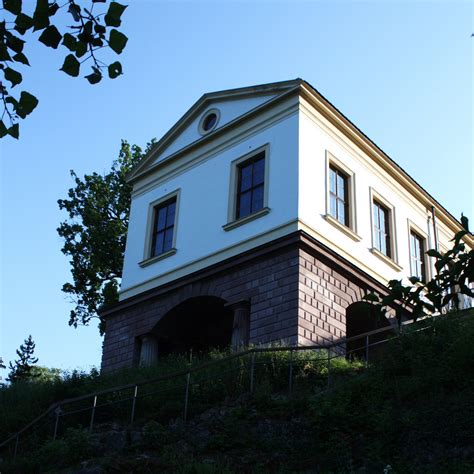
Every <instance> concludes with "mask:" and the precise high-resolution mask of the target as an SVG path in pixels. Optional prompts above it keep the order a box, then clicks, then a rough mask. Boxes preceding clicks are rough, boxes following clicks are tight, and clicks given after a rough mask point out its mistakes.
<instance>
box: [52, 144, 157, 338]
mask: <svg viewBox="0 0 474 474" xmlns="http://www.w3.org/2000/svg"><path fill="white" fill-rule="evenodd" d="M153 143H154V140H152V141H151V142H150V143H148V144H147V147H146V149H145V151H142V149H141V148H140V147H139V146H137V145H130V144H129V143H127V142H126V141H125V140H123V141H122V144H121V148H120V153H119V157H118V159H117V160H115V161H114V162H113V164H112V168H111V170H110V171H109V172H108V173H107V174H105V175H100V174H98V173H92V174H90V175H85V176H84V178H82V179H81V178H79V177H78V176H77V175H76V173H75V172H74V171H71V176H72V178H73V179H74V183H75V187H73V188H71V189H69V191H68V198H67V199H59V200H58V204H59V208H60V209H64V210H65V211H67V213H68V215H69V219H68V220H66V221H64V222H62V223H61V224H60V226H59V227H58V229H57V231H58V233H59V235H60V236H61V237H62V238H63V239H64V246H63V248H62V252H63V253H64V254H65V255H67V256H69V257H71V260H70V263H71V273H72V280H73V281H72V283H69V282H68V283H65V284H64V285H63V288H62V290H63V291H64V292H65V293H66V294H67V295H69V296H70V297H71V299H72V301H73V302H74V303H75V305H76V307H75V309H73V310H72V311H71V313H70V318H69V325H71V326H74V327H77V326H78V325H79V324H82V325H86V324H88V323H89V322H90V320H91V319H92V318H98V315H97V313H98V311H99V309H100V308H103V307H105V306H106V305H109V304H111V303H114V302H116V301H117V300H118V286H119V282H120V278H121V277H122V266H123V254H124V251H125V239H126V232H127V226H128V215H129V211H130V198H131V191H132V188H131V185H129V184H128V183H127V182H126V180H125V177H126V175H127V174H128V173H129V171H130V170H131V169H132V168H133V166H134V165H135V164H137V163H138V162H139V161H140V160H141V159H142V158H143V156H144V155H145V154H146V153H148V151H149V149H150V147H151V146H152V145H153ZM100 331H101V333H102V331H103V327H102V325H100Z"/></svg>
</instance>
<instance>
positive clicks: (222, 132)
mask: <svg viewBox="0 0 474 474" xmlns="http://www.w3.org/2000/svg"><path fill="white" fill-rule="evenodd" d="M129 179H130V182H131V183H133V195H132V204H131V211H130V223H129V230H128V236H127V246H126V252H125V262H124V270H123V279H122V285H121V291H120V302H119V303H118V304H117V305H115V306H113V307H111V308H109V309H107V310H106V311H104V312H103V314H102V315H103V317H104V318H105V320H106V334H105V340H104V348H103V359H102V368H103V370H105V371H109V370H114V369H117V368H121V367H126V366H132V365H136V364H139V363H151V362H153V361H154V360H155V359H156V358H157V357H158V356H159V354H166V353H168V352H170V351H186V350H189V349H191V348H192V349H196V350H199V349H204V348H206V347H210V346H227V345H229V344H232V345H233V346H238V345H240V344H247V343H249V342H250V343H256V344H259V343H269V342H273V341H284V342H285V343H288V344H299V345H301V344H321V343H325V342H329V341H333V340H338V339H341V338H344V337H346V336H347V335H349V333H350V335H353V334H354V332H356V331H357V330H359V331H361V332H363V331H362V330H363V329H364V328H365V329H367V328H368V327H367V326H365V327H361V326H360V325H359V327H358V326H357V324H355V323H354V321H357V314H358V307H359V306H358V305H359V304H360V303H359V302H360V300H361V298H362V297H363V295H364V294H365V293H366V292H368V291H376V292H378V293H380V294H384V293H385V291H386V284H387V282H388V281H389V280H391V279H394V278H396V279H400V278H402V277H405V276H409V275H417V276H419V277H420V278H421V279H429V278H430V277H431V275H432V274H433V268H432V267H431V266H430V265H431V264H430V262H428V259H427V258H426V257H425V255H424V251H425V250H426V249H427V248H434V247H435V246H438V248H440V249H441V250H446V249H447V248H448V246H449V240H450V239H451V238H452V236H453V234H454V233H455V232H456V231H458V230H460V228H461V226H460V223H459V222H458V221H457V220H456V219H455V218H454V217H453V216H451V215H450V214H449V213H448V212H447V211H446V210H445V209H444V208H443V207H442V206H441V205H440V204H439V203H438V202H436V201H435V199H434V198H433V197H431V196H430V195H429V194H428V193H427V192H426V191H425V190H424V189H423V188H422V187H421V186H420V185H419V184H418V183H417V182H416V181H415V180H413V179H412V178H411V177H410V176H408V174H407V173H406V172H404V171H403V169H401V168H400V167H399V166H398V165H397V164H396V163H395V162H394V161H393V160H391V159H390V158H389V157H388V156H387V155H386V154H385V153H384V152H383V151H382V150H381V149H380V148H378V147H377V145H375V143H373V142H372V141H371V140H370V139H369V138H368V137H367V136H365V135H364V134H363V133H362V132H361V131H360V130H359V129H358V128H357V127H356V126H355V125H354V124H353V123H351V122H350V121H349V120H348V119H347V118H346V117H345V116H344V115H343V114H342V113H341V112H340V111H339V110H337V109H336V108H335V107H334V106H333V105H332V104H331V103H330V102H328V101H327V100H326V99H325V98H324V97H322V96H321V94H319V93H318V92H317V91H316V90H315V89H314V88H313V87H312V86H311V85H310V84H308V83H307V82H305V81H303V80H301V79H296V80H291V81H286V82H278V83H273V84H265V85H260V86H255V87H244V88H240V89H233V90H226V91H221V92H214V93H210V94H205V95H204V96H202V97H201V99H199V100H198V101H197V102H196V103H195V104H194V105H193V106H192V107H191V108H190V109H189V110H188V111H187V112H186V113H185V115H184V116H183V117H182V118H181V119H180V120H179V121H178V122H177V123H176V124H175V125H174V126H173V127H172V128H171V129H170V130H169V131H168V132H167V133H166V134H165V135H164V137H163V138H162V139H161V140H160V141H159V142H158V143H157V144H156V146H155V147H154V148H153V150H152V151H151V152H150V154H149V155H148V156H147V157H146V158H145V159H144V160H143V161H142V162H141V163H140V164H139V165H138V166H137V167H136V169H135V170H134V171H133V172H132V174H131V175H130V177H129ZM384 324H389V321H385V322H384Z"/></svg>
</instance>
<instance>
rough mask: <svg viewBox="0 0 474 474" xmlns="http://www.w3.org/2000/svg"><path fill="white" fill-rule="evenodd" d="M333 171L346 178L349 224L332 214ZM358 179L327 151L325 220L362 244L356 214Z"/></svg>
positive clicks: (346, 209) (346, 205)
mask: <svg viewBox="0 0 474 474" xmlns="http://www.w3.org/2000/svg"><path fill="white" fill-rule="evenodd" d="M331 169H335V170H336V171H338V172H339V173H340V174H342V175H344V177H345V178H346V181H345V182H346V190H345V195H346V199H347V203H345V212H346V213H347V216H346V221H347V223H344V224H343V223H342V222H341V221H339V220H338V219H337V217H335V216H333V215H332V214H331V194H332V193H331ZM355 190H356V179H355V173H354V172H353V171H352V170H351V169H350V168H348V167H347V165H345V164H344V163H343V162H342V161H341V160H339V159H338V158H336V157H335V156H334V155H333V154H332V153H331V152H330V151H328V150H326V214H325V216H324V217H325V219H326V220H327V221H328V222H329V223H330V224H332V225H334V226H335V227H337V228H338V229H339V230H341V231H342V232H344V233H345V234H346V235H347V236H348V237H350V238H351V239H353V240H355V241H356V242H360V241H361V240H362V237H360V236H359V235H358V234H357V212H356V209H357V208H356V192H355Z"/></svg>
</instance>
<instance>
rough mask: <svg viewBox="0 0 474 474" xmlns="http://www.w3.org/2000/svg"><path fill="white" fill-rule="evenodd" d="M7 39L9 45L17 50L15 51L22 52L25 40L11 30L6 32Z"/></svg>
mask: <svg viewBox="0 0 474 474" xmlns="http://www.w3.org/2000/svg"><path fill="white" fill-rule="evenodd" d="M6 39H7V46H8V47H9V48H10V49H12V50H13V51H15V53H21V52H22V51H23V46H24V45H25V42H24V41H23V40H22V39H20V38H18V37H16V36H15V35H12V34H11V33H10V32H9V31H7V33H6Z"/></svg>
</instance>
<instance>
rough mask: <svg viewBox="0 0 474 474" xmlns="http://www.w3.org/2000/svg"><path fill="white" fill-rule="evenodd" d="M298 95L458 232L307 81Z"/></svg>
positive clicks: (473, 243) (456, 225)
mask: <svg viewBox="0 0 474 474" xmlns="http://www.w3.org/2000/svg"><path fill="white" fill-rule="evenodd" d="M299 93H300V96H301V97H303V98H304V99H306V100H307V101H308V102H309V103H310V104H311V105H312V106H313V107H315V108H316V109H317V110H318V112H319V113H321V115H323V117H324V118H326V119H327V120H328V121H329V122H330V123H331V124H332V125H334V126H335V127H336V128H337V129H338V130H340V131H341V132H342V133H344V134H345V135H346V136H347V137H348V138H349V140H351V141H352V142H354V143H355V144H356V145H357V146H358V147H359V148H361V149H362V150H363V151H364V152H365V153H366V154H367V155H368V156H369V157H370V158H372V159H373V160H374V161H375V162H376V163H377V164H378V165H379V166H380V167H382V169H383V170H384V171H386V172H387V173H388V174H389V175H390V176H392V177H393V178H394V179H395V180H396V181H397V182H399V183H400V184H401V185H402V186H403V187H405V189H407V191H408V192H410V193H411V194H412V195H413V196H414V197H415V198H416V199H418V200H419V201H421V203H422V204H423V205H424V206H425V207H426V208H427V209H430V208H431V206H434V208H435V213H436V218H438V219H440V220H441V221H442V222H443V223H444V224H445V225H446V226H447V227H448V228H449V229H450V230H451V231H452V232H458V231H460V230H462V225H461V223H460V222H459V221H458V220H457V219H456V218H455V217H454V216H453V215H452V214H451V213H450V212H449V211H448V210H446V209H445V208H444V207H443V206H442V205H441V204H440V203H439V202H438V201H437V200H436V199H435V198H434V197H433V196H431V195H430V194H429V193H428V192H427V191H426V190H425V189H424V188H423V187H422V186H421V185H420V184H418V183H417V182H416V181H415V180H414V179H413V178H412V177H411V176H410V175H408V173H406V171H404V170H403V169H402V168H401V167H400V165H398V164H397V163H396V162H395V161H394V160H392V158H390V157H389V156H388V155H387V154H386V153H385V152H384V151H383V150H382V149H380V148H379V147H378V146H377V145H376V144H375V143H374V142H373V141H372V140H371V139H370V138H369V137H367V135H365V134H364V133H363V132H362V131H361V130H360V129H359V128H357V126H356V125H354V124H353V123H352V122H351V121H350V120H349V119H348V118H347V117H346V116H345V115H343V114H342V113H341V112H340V111H339V110H338V109H337V108H336V107H335V106H334V105H332V104H331V103H330V102H329V101H328V100H327V99H325V98H324V97H323V96H322V95H321V94H320V93H319V92H318V91H317V90H316V89H314V88H313V87H312V86H311V85H310V84H308V83H307V82H304V81H303V82H302V83H301V84H300V86H299ZM465 241H466V243H467V244H468V245H470V247H474V238H473V236H472V235H468V236H466V238H465Z"/></svg>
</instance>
